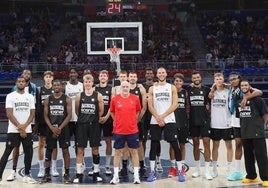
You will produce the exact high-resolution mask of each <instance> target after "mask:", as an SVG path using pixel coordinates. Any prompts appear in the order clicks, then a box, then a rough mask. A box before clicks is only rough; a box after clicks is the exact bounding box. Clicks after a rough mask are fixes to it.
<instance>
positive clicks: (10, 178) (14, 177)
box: [7, 170, 16, 181]
mask: <svg viewBox="0 0 268 188" xmlns="http://www.w3.org/2000/svg"><path fill="white" fill-rule="evenodd" d="M15 179H16V171H15V170H12V172H11V174H10V175H9V176H8V177H7V181H14V180H15Z"/></svg>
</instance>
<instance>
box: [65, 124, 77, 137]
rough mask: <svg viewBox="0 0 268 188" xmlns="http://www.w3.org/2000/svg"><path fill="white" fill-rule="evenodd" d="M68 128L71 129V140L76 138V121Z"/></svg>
mask: <svg viewBox="0 0 268 188" xmlns="http://www.w3.org/2000/svg"><path fill="white" fill-rule="evenodd" d="M66 127H69V134H70V138H71V137H72V136H74V137H75V132H76V121H70V122H69V123H68V125H67V126H66Z"/></svg>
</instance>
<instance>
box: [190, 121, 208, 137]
mask: <svg viewBox="0 0 268 188" xmlns="http://www.w3.org/2000/svg"><path fill="white" fill-rule="evenodd" d="M189 130H190V136H191V137H200V136H201V137H210V122H207V123H206V124H204V125H200V126H195V125H190V126H189Z"/></svg>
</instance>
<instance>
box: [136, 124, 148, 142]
mask: <svg viewBox="0 0 268 188" xmlns="http://www.w3.org/2000/svg"><path fill="white" fill-rule="evenodd" d="M138 129H139V140H140V141H143V140H146V136H147V131H146V130H145V128H144V124H143V123H142V122H139V123H138Z"/></svg>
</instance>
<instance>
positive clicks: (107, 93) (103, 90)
mask: <svg viewBox="0 0 268 188" xmlns="http://www.w3.org/2000/svg"><path fill="white" fill-rule="evenodd" d="M95 91H97V92H99V93H100V94H102V97H103V103H104V112H103V116H105V115H106V114H107V112H108V110H109V108H110V102H111V94H112V87H111V86H109V85H107V86H106V87H100V86H96V87H95Z"/></svg>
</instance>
